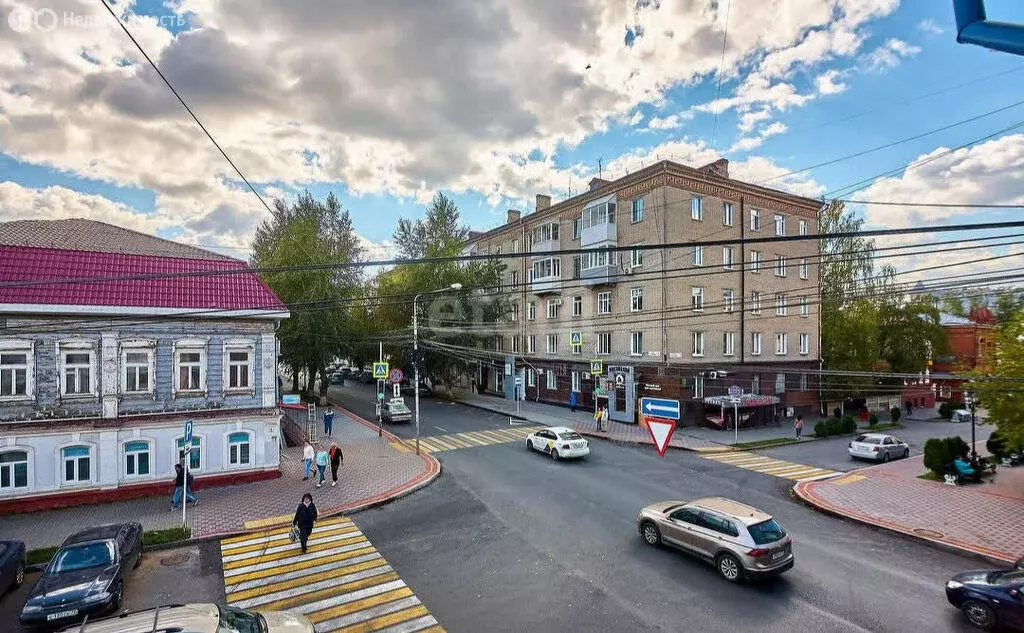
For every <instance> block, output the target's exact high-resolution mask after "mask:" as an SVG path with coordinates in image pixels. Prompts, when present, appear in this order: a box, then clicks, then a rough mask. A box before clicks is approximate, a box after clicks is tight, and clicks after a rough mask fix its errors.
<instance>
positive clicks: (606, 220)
mask: <svg viewBox="0 0 1024 633" xmlns="http://www.w3.org/2000/svg"><path fill="white" fill-rule="evenodd" d="M604 224H615V203H614V202H608V203H605V204H598V205H595V206H592V207H589V208H587V209H584V210H583V228H584V229H589V228H591V227H593V226H601V225H604Z"/></svg>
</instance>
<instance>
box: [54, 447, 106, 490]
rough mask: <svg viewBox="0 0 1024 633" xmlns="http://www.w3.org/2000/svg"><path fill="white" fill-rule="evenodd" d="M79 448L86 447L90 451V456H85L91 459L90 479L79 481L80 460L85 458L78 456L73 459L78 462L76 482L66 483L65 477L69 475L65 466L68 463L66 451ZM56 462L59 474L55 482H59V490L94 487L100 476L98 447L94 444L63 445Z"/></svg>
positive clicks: (58, 450) (58, 448)
mask: <svg viewBox="0 0 1024 633" xmlns="http://www.w3.org/2000/svg"><path fill="white" fill-rule="evenodd" d="M79 447H84V448H86V449H88V451H89V454H88V455H87V456H85V457H87V458H88V459H89V478H88V479H79V478H78V475H79V472H78V468H79V464H80V462H79V460H80V459H81V458H82V457H83V456H77V457H73V458H71V459H73V460H74V461H75V462H76V465H75V480H74V481H66V480H65V479H64V475H66V474H67V469H66V466H65V462H66V461H68V459H67V458H65V457H64V451H65V450H66V449H69V448H79ZM55 461H56V469H57V473H56V474H57V477H56V479H55V481H57V482H58V487H59V488H80V487H83V486H92V485H95V484H96V482H97V476H98V475H99V473H98V472H97V471H98V470H99V469H98V466H99V464H97V463H96V445H95V444H92V443H90V442H67V443H64V444H61V445H60V446H58V447H57V459H56V460H55Z"/></svg>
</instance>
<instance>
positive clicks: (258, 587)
mask: <svg viewBox="0 0 1024 633" xmlns="http://www.w3.org/2000/svg"><path fill="white" fill-rule="evenodd" d="M288 531H289V528H288V527H284V528H278V529H271V530H267V531H266V532H265V533H262V534H256V535H253V534H250V535H246V536H242V537H232V538H230V539H224V540H222V541H221V557H222V561H223V562H222V566H223V568H224V571H223V574H224V587H225V593H226V598H227V602H228V604H230V605H233V606H237V607H239V608H243V609H257V610H268V611H279V610H285V609H287V610H293V611H297V612H299V613H302V614H304V615H306V616H307V617H308V618H309V619H310V621H311V622H313V623H314V626H315V629H316V631H317V633H334V632H338V631H344V632H346V633H348V632H355V631H360V632H364V631H365V632H369V631H393V632H395V633H414V632H420V631H428V630H429V631H443V629H442V628H441V627H440V626H439V624H438V622H437V619H436V618H434V616H432V615H431V614H430V611H429V610H428V609H427V607H426V606H424V605H423V603H422V602H421V601H420V600H419V598H417V597H416V595H415V594H414V593H413V591H412V589H411V588H410V587H409V586H408V585H406V584H405V582H403V581H402V579H401V578H400V577H399V575H398V573H397V572H396V571H395V570H394V568H392V567H391V565H390V564H389V563H388V561H387V560H385V559H384V557H383V556H381V555H380V552H378V551H377V550H376V548H374V547H373V544H371V543H370V542H369V541H368V540H367V539H366V536H365V535H364V534H363V533H362V532H361V531H360V530H359V528H358V527H356V526H355V524H353V523H352V522H351V521H350V520H348V519H344V518H342V519H327V520H325V521H323V522H321V523H318V524H317V526H316V528H314V530H313V534H312V535H311V537H310V540H309V542H308V551H307V553H305V554H303V553H302V551H301V550H300V549H299V544H298V543H292V542H291V540H290V539H289V536H288Z"/></svg>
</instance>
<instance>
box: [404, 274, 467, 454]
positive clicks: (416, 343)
mask: <svg viewBox="0 0 1024 633" xmlns="http://www.w3.org/2000/svg"><path fill="white" fill-rule="evenodd" d="M449 290H462V284H460V283H454V284H452V285H450V286H448V287H447V288H441V289H439V290H432V291H430V292H421V293H420V294H418V295H416V296H415V297H413V298H412V349H413V359H412V360H413V362H412V373H413V384H412V390H413V394H414V396H413V398H414V399H415V401H416V407H415V408H416V454H417V455H419V454H420V357H419V350H420V334H419V332H420V331H419V308H418V307H417V305H416V304H417V302H418V301H419V300H420V297H422V296H423V295H435V294H440V293H442V292H448V291H449Z"/></svg>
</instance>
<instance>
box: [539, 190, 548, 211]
mask: <svg viewBox="0 0 1024 633" xmlns="http://www.w3.org/2000/svg"><path fill="white" fill-rule="evenodd" d="M550 206H551V196H545V195H544V194H542V193H538V194H537V211H543V210H544V209H547V208H548V207H550Z"/></svg>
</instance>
